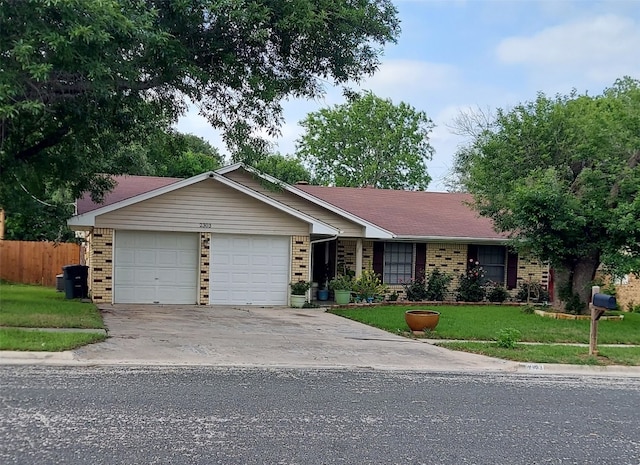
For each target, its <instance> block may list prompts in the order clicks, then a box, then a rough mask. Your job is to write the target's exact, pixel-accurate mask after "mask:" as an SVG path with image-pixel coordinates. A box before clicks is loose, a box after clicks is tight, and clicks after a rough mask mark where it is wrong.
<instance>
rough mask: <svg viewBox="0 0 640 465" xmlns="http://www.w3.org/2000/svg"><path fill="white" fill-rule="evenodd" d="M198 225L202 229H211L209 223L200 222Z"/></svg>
mask: <svg viewBox="0 0 640 465" xmlns="http://www.w3.org/2000/svg"><path fill="white" fill-rule="evenodd" d="M200 227H201V228H203V229H211V223H200Z"/></svg>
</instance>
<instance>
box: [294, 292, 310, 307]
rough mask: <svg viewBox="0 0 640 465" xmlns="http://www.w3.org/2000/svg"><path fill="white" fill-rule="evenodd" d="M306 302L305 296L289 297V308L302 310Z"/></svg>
mask: <svg viewBox="0 0 640 465" xmlns="http://www.w3.org/2000/svg"><path fill="white" fill-rule="evenodd" d="M306 301H307V296H306V295H293V294H292V295H291V306H292V307H294V308H302V307H303V306H304V303H305V302H306Z"/></svg>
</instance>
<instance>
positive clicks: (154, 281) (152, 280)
mask: <svg viewBox="0 0 640 465" xmlns="http://www.w3.org/2000/svg"><path fill="white" fill-rule="evenodd" d="M114 258H115V260H114V302H116V303H167V304H168V303H176V304H178V303H182V304H193V303H197V296H198V292H197V289H198V264H199V242H198V235H197V234H194V233H180V232H154V231H116V234H115V254H114Z"/></svg>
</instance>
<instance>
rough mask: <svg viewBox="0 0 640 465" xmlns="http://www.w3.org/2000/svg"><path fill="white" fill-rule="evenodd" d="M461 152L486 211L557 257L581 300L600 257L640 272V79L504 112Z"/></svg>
mask: <svg viewBox="0 0 640 465" xmlns="http://www.w3.org/2000/svg"><path fill="white" fill-rule="evenodd" d="M459 155H460V156H459V157H458V168H459V171H461V172H464V173H465V176H464V177H462V178H461V181H462V182H463V183H464V186H465V187H466V188H467V189H468V190H469V191H470V192H471V193H472V194H473V195H474V198H475V206H476V208H477V209H478V211H479V212H480V213H481V214H482V215H484V216H487V217H490V218H491V219H492V220H493V222H494V224H495V226H496V228H497V230H499V231H503V232H507V233H509V234H510V236H511V238H512V239H513V245H514V247H516V248H519V249H526V250H528V251H530V252H531V253H532V254H533V256H536V257H538V258H540V259H542V260H545V261H549V262H550V263H551V264H552V266H553V267H554V269H555V270H556V271H557V273H556V275H555V276H556V279H557V282H558V283H559V285H560V286H562V285H564V283H569V285H570V289H571V293H570V294H567V295H568V297H570V298H573V297H571V296H577V298H578V300H579V301H580V302H582V304H583V305H582V308H586V307H585V306H584V304H585V303H586V302H588V300H589V297H590V282H591V281H592V280H593V278H594V274H595V271H596V269H597V268H598V266H599V265H600V264H601V263H605V264H607V265H610V266H611V267H612V268H614V269H616V270H617V271H618V272H628V271H630V270H636V271H637V270H640V219H639V218H640V82H639V81H636V80H633V79H630V78H624V79H620V80H618V81H616V83H615V84H614V85H613V86H612V87H611V88H609V89H606V90H605V91H604V92H603V93H602V94H601V95H597V96H590V95H578V94H577V93H575V92H574V93H572V94H570V95H567V96H557V97H555V98H549V97H547V96H545V95H543V94H539V95H538V97H537V98H536V99H535V100H533V101H529V102H525V103H523V104H520V105H516V106H515V107H514V108H512V109H510V110H508V111H507V110H498V112H497V116H496V117H495V120H494V121H491V122H490V124H487V125H486V126H485V127H483V128H481V130H478V131H476V132H475V134H474V136H473V138H472V140H471V142H470V144H469V145H468V146H467V147H464V148H463V149H462V150H461V152H460V154H459Z"/></svg>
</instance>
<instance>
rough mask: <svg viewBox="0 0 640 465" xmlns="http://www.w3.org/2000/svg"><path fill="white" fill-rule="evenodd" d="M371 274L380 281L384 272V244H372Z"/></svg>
mask: <svg viewBox="0 0 640 465" xmlns="http://www.w3.org/2000/svg"><path fill="white" fill-rule="evenodd" d="M373 272H374V273H376V274H378V275H379V276H380V279H382V276H383V274H382V273H383V272H384V242H374V243H373Z"/></svg>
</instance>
